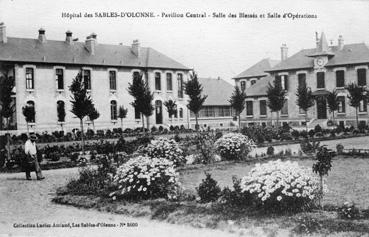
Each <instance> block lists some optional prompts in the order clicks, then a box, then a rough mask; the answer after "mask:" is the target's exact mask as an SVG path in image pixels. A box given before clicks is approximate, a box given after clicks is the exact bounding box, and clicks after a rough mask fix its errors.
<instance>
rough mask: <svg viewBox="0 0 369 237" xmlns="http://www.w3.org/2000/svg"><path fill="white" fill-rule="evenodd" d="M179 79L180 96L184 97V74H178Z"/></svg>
mask: <svg viewBox="0 0 369 237" xmlns="http://www.w3.org/2000/svg"><path fill="white" fill-rule="evenodd" d="M177 81H178V98H183V74H182V73H178V74H177Z"/></svg>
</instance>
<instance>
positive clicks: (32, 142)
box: [24, 133, 45, 180]
mask: <svg viewBox="0 0 369 237" xmlns="http://www.w3.org/2000/svg"><path fill="white" fill-rule="evenodd" d="M36 139H37V137H36V134H34V133H31V134H30V135H29V139H28V140H27V141H26V144H25V146H24V152H25V153H26V163H28V164H26V166H25V171H26V178H27V180H31V171H32V170H33V169H35V171H36V177H37V180H42V179H44V178H45V177H43V176H42V172H41V168H40V164H39V163H38V160H37V148H36Z"/></svg>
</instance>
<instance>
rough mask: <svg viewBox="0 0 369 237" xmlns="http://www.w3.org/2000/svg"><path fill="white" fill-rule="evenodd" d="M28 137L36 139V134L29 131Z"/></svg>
mask: <svg viewBox="0 0 369 237" xmlns="http://www.w3.org/2000/svg"><path fill="white" fill-rule="evenodd" d="M29 139H34V140H36V139H37V136H36V134H34V133H30V134H29Z"/></svg>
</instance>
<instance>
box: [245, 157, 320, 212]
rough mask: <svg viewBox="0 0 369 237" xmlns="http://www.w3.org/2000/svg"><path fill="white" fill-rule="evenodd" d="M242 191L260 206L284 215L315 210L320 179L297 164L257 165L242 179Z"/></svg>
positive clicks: (278, 161) (269, 163)
mask: <svg viewBox="0 0 369 237" xmlns="http://www.w3.org/2000/svg"><path fill="white" fill-rule="evenodd" d="M241 188H242V192H247V193H250V195H252V196H253V198H254V201H255V203H256V205H258V206H260V207H263V208H265V209H266V210H271V211H281V212H284V211H299V210H308V209H310V208H311V207H313V205H314V204H315V203H314V202H315V200H316V199H317V197H318V193H319V188H320V186H319V180H318V179H317V177H316V176H314V175H313V174H312V172H311V171H310V170H308V169H306V168H303V167H300V166H299V165H298V164H297V162H291V161H285V162H282V161H280V160H277V161H270V162H268V163H265V164H256V166H255V167H254V168H253V169H252V170H251V171H250V172H249V174H248V176H246V177H244V178H242V181H241Z"/></svg>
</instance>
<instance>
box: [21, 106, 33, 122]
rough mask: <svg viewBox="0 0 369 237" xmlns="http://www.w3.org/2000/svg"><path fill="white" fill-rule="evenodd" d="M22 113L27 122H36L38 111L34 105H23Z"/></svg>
mask: <svg viewBox="0 0 369 237" xmlns="http://www.w3.org/2000/svg"><path fill="white" fill-rule="evenodd" d="M22 113H23V116H24V118H25V120H26V122H27V123H33V122H35V115H36V111H35V107H34V106H32V105H28V104H27V105H25V106H23V108H22Z"/></svg>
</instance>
